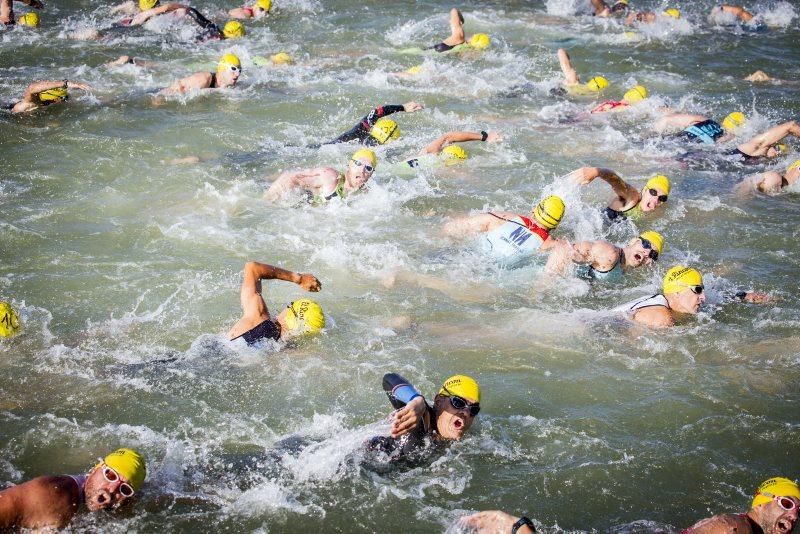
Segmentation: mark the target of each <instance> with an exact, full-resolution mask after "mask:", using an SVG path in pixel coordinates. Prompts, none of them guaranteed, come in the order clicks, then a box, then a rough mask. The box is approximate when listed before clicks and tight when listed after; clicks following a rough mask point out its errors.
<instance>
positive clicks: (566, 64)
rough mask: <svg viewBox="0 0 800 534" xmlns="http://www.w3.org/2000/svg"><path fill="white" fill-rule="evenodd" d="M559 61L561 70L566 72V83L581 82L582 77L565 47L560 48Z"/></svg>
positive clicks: (574, 83)
mask: <svg viewBox="0 0 800 534" xmlns="http://www.w3.org/2000/svg"><path fill="white" fill-rule="evenodd" d="M558 63H559V65H561V72H563V73H564V85H578V84H579V83H581V78H580V76H578V72H577V71H576V70H575V68H574V67H573V66H572V60H570V58H569V54H568V53H567V51H566V50H564V49H563V48H559V49H558Z"/></svg>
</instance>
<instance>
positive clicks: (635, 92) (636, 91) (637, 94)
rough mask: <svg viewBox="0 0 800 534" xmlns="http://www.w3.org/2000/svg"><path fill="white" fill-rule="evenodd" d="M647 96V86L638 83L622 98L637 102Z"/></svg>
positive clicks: (631, 102) (629, 102)
mask: <svg viewBox="0 0 800 534" xmlns="http://www.w3.org/2000/svg"><path fill="white" fill-rule="evenodd" d="M645 98H647V88H645V86H644V85H637V86H636V87H634V88H633V89H629V90H628V92H627V93H625V96H623V97H622V100H624V101H625V102H627V103H628V104H635V103H637V102H641V101H642V100H644V99H645Z"/></svg>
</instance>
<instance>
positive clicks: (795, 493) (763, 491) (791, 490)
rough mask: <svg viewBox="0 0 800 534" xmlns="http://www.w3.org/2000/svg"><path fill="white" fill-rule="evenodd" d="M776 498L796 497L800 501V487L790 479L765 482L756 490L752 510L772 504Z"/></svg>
mask: <svg viewBox="0 0 800 534" xmlns="http://www.w3.org/2000/svg"><path fill="white" fill-rule="evenodd" d="M774 497H794V498H795V499H800V487H798V486H797V484H795V483H794V482H792V481H791V480H789V479H788V478H783V477H775V478H770V479H769V480H765V481H764V482H762V483H761V485H760V486H759V487H758V490H756V495H755V497H754V498H753V504H752V505H751V506H750V507H751V508H755V507H756V506H759V505H761V504H766V503H768V502H772V499H773V498H774Z"/></svg>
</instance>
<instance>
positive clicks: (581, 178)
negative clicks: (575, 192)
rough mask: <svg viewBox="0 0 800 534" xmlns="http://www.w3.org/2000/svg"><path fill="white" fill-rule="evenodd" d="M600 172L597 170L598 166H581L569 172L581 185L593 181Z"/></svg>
mask: <svg viewBox="0 0 800 534" xmlns="http://www.w3.org/2000/svg"><path fill="white" fill-rule="evenodd" d="M599 175H600V174H599V173H598V172H597V168H596V167H581V168H580V169H577V170H574V171H572V172H571V173H569V176H570V177H571V178H572V179H574V180H575V181H576V182H578V183H579V184H580V185H586V184H589V183H591V182H592V180H594V179H595V178H597V177H598V176H599Z"/></svg>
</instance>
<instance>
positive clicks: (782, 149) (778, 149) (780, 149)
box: [772, 143, 789, 154]
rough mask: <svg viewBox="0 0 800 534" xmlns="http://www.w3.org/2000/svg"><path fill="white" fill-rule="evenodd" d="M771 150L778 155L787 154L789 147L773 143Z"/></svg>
mask: <svg viewBox="0 0 800 534" xmlns="http://www.w3.org/2000/svg"><path fill="white" fill-rule="evenodd" d="M772 148H774V149H775V152H777V153H778V154H786V153H787V152H789V145H787V144H786V143H775V144H774V145H772Z"/></svg>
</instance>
